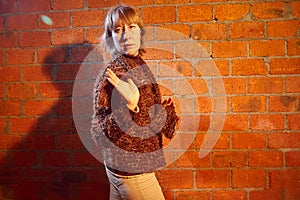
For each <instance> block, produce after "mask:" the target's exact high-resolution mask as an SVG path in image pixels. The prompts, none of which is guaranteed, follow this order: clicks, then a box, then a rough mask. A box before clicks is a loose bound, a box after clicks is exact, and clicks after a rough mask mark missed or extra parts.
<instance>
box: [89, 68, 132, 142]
mask: <svg viewBox="0 0 300 200" xmlns="http://www.w3.org/2000/svg"><path fill="white" fill-rule="evenodd" d="M109 68H110V67H109ZM111 69H112V70H113V71H114V73H115V74H116V75H117V76H118V77H119V78H121V77H122V75H123V74H124V73H126V71H125V70H124V69H122V68H118V66H114V67H111ZM104 72H105V71H104ZM104 74H105V73H101V74H100V75H99V77H98V78H97V80H96V85H95V88H94V116H93V120H92V129H91V133H92V138H93V139H94V141H95V142H96V144H100V145H104V146H105V144H103V141H106V140H105V138H104V137H103V136H104V135H105V136H106V138H108V139H109V140H110V141H111V142H117V141H118V140H120V138H122V137H123V136H124V134H125V131H126V129H128V125H129V124H130V122H132V113H131V112H132V111H129V109H128V108H127V106H126V104H125V100H124V99H122V97H120V95H118V93H117V92H116V90H114V87H113V86H112V85H111V84H110V83H109V82H108V80H107V79H106V78H105V76H104ZM111 98H116V99H115V100H113V101H112V100H111ZM118 119H122V123H121V124H120V123H118Z"/></svg>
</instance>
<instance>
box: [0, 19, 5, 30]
mask: <svg viewBox="0 0 300 200" xmlns="http://www.w3.org/2000/svg"><path fill="white" fill-rule="evenodd" d="M4 29H5V27H4V17H3V16H2V17H0V31H4Z"/></svg>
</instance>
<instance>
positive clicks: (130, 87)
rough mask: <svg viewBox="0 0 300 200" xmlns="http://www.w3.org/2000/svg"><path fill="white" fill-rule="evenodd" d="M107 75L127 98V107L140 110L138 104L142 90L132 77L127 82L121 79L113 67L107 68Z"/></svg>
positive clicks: (136, 110)
mask: <svg viewBox="0 0 300 200" xmlns="http://www.w3.org/2000/svg"><path fill="white" fill-rule="evenodd" d="M105 75H106V76H107V80H108V81H109V82H110V83H111V84H112V85H113V86H114V87H115V88H116V89H117V90H118V91H119V93H120V94H121V95H122V96H123V97H124V98H125V99H126V101H127V107H128V108H129V109H130V110H132V111H134V112H138V111H139V109H138V106H137V104H138V101H139V98H140V92H139V89H138V87H137V86H136V85H135V84H134V82H133V81H132V79H127V82H125V81H123V80H121V79H119V78H118V77H117V75H116V74H115V73H114V72H113V71H112V70H111V69H107V71H106V73H105Z"/></svg>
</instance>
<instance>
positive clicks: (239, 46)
mask: <svg viewBox="0 0 300 200" xmlns="http://www.w3.org/2000/svg"><path fill="white" fill-rule="evenodd" d="M212 53H213V57H214V58H234V57H245V56H247V43H246V42H242V41H229V42H215V43H213V44H212Z"/></svg>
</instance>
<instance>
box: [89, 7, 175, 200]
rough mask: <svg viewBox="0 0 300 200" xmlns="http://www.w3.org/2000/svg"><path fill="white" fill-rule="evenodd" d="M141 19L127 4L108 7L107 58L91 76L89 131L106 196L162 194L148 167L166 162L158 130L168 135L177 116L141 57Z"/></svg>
mask: <svg viewBox="0 0 300 200" xmlns="http://www.w3.org/2000/svg"><path fill="white" fill-rule="evenodd" d="M143 36H144V30H143V24H142V21H141V19H140V17H139V15H138V13H137V12H136V11H135V10H134V9H133V8H132V7H129V6H124V5H119V6H116V7H113V8H111V10H110V11H109V13H108V14H107V16H106V20H105V32H104V39H105V43H106V46H107V48H108V49H109V50H110V53H111V61H110V62H109V64H108V65H107V66H106V67H105V69H104V71H103V73H100V75H99V76H98V78H97V81H96V85H95V90H94V116H93V121H92V129H91V132H92V136H93V139H94V141H95V142H96V143H97V144H98V145H101V147H105V150H104V152H103V156H104V164H105V167H106V172H107V176H108V180H109V182H110V199H111V200H118V199H134V200H135V199H137V200H141V199H149V200H159V199H164V196H163V193H162V190H161V188H160V186H159V184H158V181H157V179H156V177H155V174H154V171H155V170H156V169H158V168H161V167H164V166H165V165H166V162H165V159H164V156H163V151H162V135H163V134H164V135H165V136H166V137H167V138H169V139H171V138H172V137H173V135H174V132H175V125H176V122H177V121H178V118H177V116H176V113H175V109H174V106H173V103H171V101H170V99H169V100H167V101H166V100H165V101H164V102H161V94H160V91H159V87H158V84H157V83H156V82H155V78H154V76H153V74H152V73H151V71H150V69H149V67H148V66H147V65H146V63H145V62H144V60H143V59H142V57H141V55H142V53H145V51H144V49H143Z"/></svg>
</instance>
